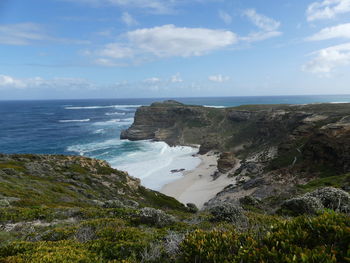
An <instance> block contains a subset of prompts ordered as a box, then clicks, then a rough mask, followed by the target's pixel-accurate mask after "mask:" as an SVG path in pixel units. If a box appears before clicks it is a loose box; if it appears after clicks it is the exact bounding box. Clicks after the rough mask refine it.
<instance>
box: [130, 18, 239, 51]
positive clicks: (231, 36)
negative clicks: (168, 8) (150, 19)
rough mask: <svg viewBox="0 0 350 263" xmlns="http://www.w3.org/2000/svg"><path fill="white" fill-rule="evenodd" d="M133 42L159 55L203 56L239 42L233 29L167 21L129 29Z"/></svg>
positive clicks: (138, 47)
mask: <svg viewBox="0 0 350 263" xmlns="http://www.w3.org/2000/svg"><path fill="white" fill-rule="evenodd" d="M127 38H128V39H129V41H130V43H131V45H132V46H134V47H136V48H137V49H139V50H141V51H143V52H145V53H150V54H152V55H154V56H156V57H173V56H180V57H190V56H201V55H204V54H207V53H209V52H211V51H214V50H217V49H222V48H225V47H228V46H230V45H232V44H234V43H236V42H237V37H236V34H235V33H233V32H231V31H224V30H214V29H207V28H188V27H176V26H174V25H164V26H159V27H153V28H145V29H138V30H135V31H131V32H128V33H127Z"/></svg>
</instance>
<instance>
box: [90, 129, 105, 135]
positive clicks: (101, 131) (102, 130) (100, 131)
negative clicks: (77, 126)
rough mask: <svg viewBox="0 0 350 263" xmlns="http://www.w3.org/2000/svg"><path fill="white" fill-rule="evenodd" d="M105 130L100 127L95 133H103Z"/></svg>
mask: <svg viewBox="0 0 350 263" xmlns="http://www.w3.org/2000/svg"><path fill="white" fill-rule="evenodd" d="M105 132H106V131H105V130H104V129H98V130H95V131H93V133H94V134H103V133H105Z"/></svg>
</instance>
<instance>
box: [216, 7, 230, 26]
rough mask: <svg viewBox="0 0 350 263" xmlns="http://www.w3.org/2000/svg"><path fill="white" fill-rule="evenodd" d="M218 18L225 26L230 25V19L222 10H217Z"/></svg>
mask: <svg viewBox="0 0 350 263" xmlns="http://www.w3.org/2000/svg"><path fill="white" fill-rule="evenodd" d="M219 17H220V19H221V20H222V21H224V23H225V24H227V25H229V24H231V23H232V17H231V16H230V15H229V14H228V13H226V12H225V11H223V10H219Z"/></svg>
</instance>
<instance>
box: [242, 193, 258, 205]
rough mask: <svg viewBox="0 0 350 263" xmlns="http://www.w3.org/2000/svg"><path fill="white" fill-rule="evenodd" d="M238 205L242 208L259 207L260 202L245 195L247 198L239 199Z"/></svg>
mask: <svg viewBox="0 0 350 263" xmlns="http://www.w3.org/2000/svg"><path fill="white" fill-rule="evenodd" d="M239 203H240V204H241V205H242V206H256V205H259V203H260V200H259V199H257V198H255V197H253V196H249V195H247V196H244V197H241V198H240V199H239Z"/></svg>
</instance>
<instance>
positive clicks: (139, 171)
mask: <svg viewBox="0 0 350 263" xmlns="http://www.w3.org/2000/svg"><path fill="white" fill-rule="evenodd" d="M165 99H168V98H162V99H91V100H51V101H44V100H40V101H0V152H2V153H41V154H69V155H81V156H88V157H93V158H98V159H103V160H106V161H107V162H109V163H110V164H111V166H112V167H114V168H118V169H121V170H125V171H127V172H129V174H130V175H132V176H135V177H138V178H140V179H141V182H142V184H143V185H145V186H146V187H149V188H151V189H155V190H159V189H160V188H161V187H162V186H163V185H164V184H166V183H169V182H171V181H173V180H176V179H178V178H180V177H181V176H182V173H181V172H174V170H179V169H185V170H191V169H194V168H195V167H196V166H197V165H198V164H199V163H200V160H199V158H198V157H195V156H193V155H194V154H195V153H197V151H198V149H196V148H191V147H181V146H177V147H170V146H168V145H167V144H166V143H164V142H151V141H137V142H132V141H128V140H120V139H119V136H120V132H121V131H122V130H123V129H127V128H128V127H129V126H130V125H131V124H132V123H133V120H134V115H135V111H136V109H137V108H138V107H140V106H142V105H150V104H151V103H152V102H154V101H161V100H165ZM176 100H178V101H180V102H183V103H186V104H193V105H204V106H207V107H219V108H220V107H229V106H238V105H242V104H306V103H320V102H333V103H345V102H350V95H329V96H273V97H225V98H177V99H176Z"/></svg>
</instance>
